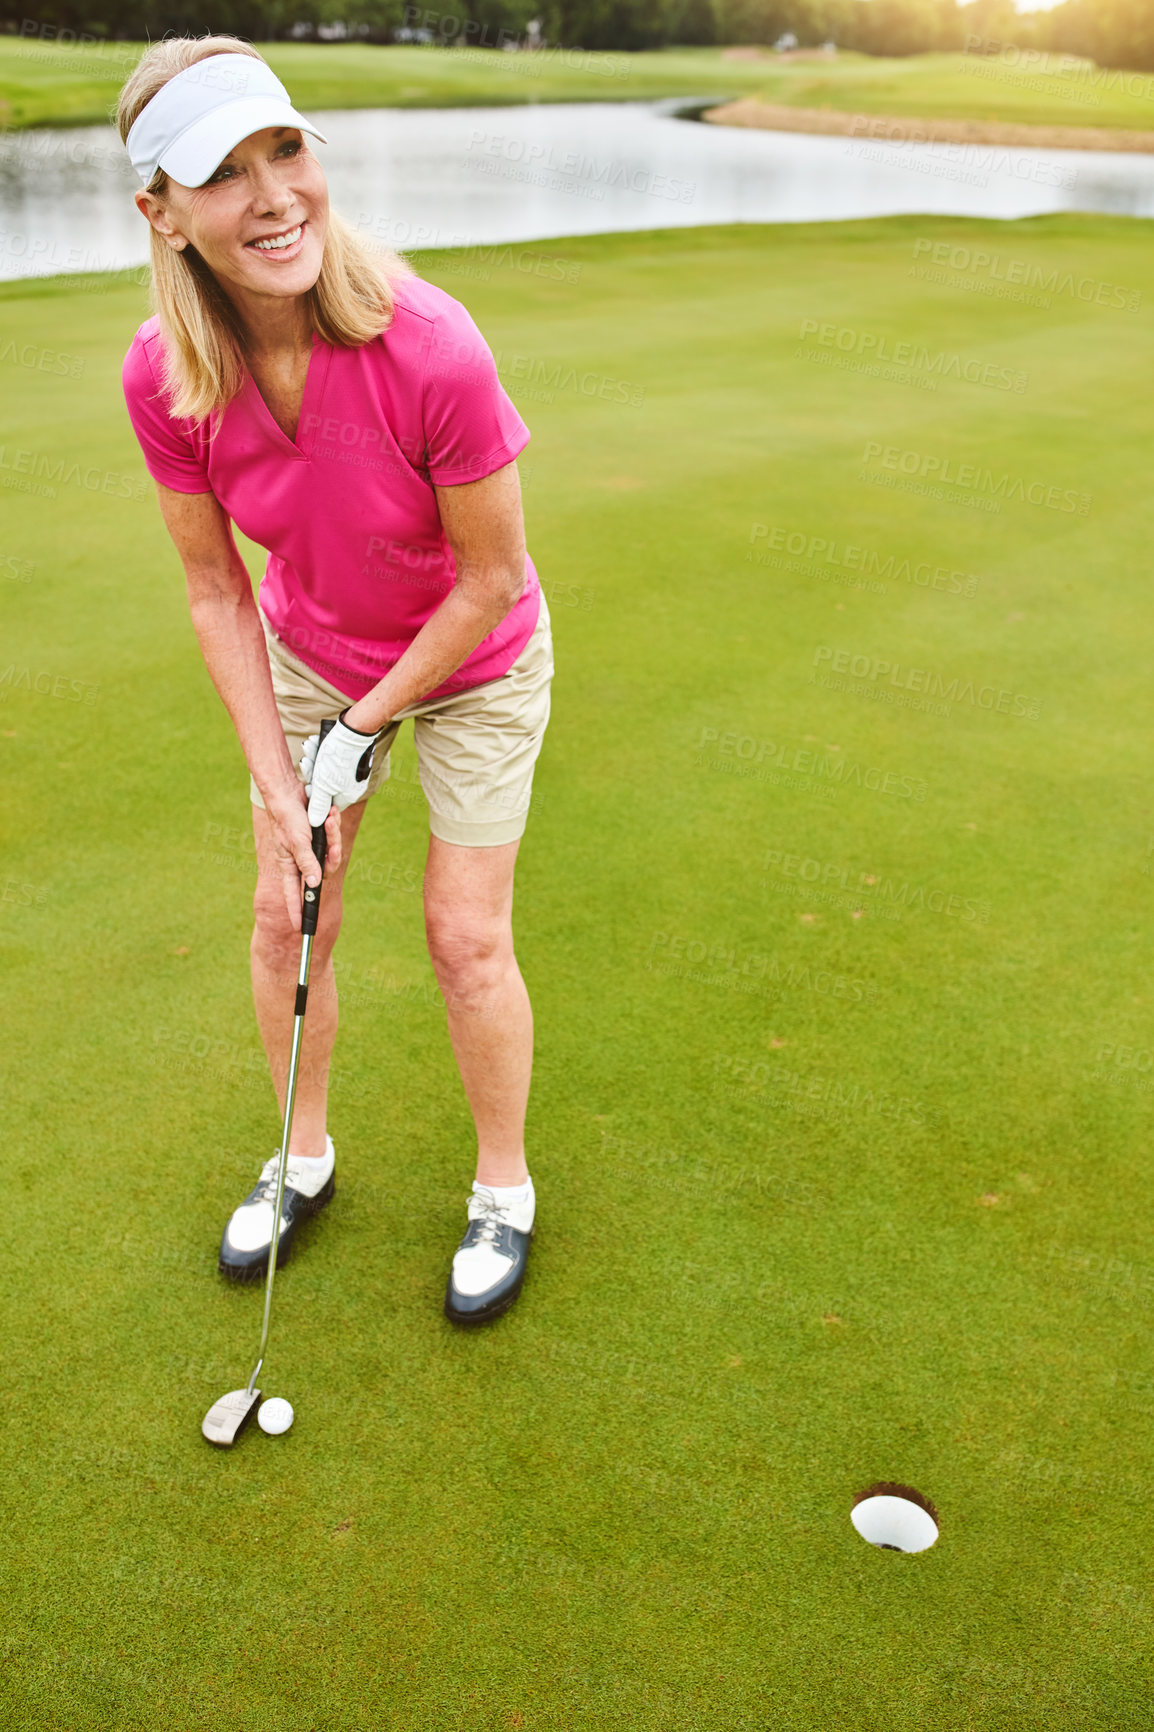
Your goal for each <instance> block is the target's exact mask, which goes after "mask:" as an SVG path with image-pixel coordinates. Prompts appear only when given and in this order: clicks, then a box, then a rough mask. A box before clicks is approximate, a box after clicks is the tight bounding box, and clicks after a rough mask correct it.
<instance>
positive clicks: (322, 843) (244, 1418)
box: [200, 721, 333, 1449]
mask: <svg viewBox="0 0 1154 1732" xmlns="http://www.w3.org/2000/svg"><path fill="white" fill-rule="evenodd" d="M332 727H333V723H332V722H331V721H325V722H322V723H321V727H320V737H321V739H322V740H323V739H324V738H325V735H326V734H327V733H328V732H329V730H330V729H331V728H332ZM325 852H326V837H325V827H324V825H323V824H317V825H316V826H314V828H313V853H314V854H315V855H316V857H317V861H318V862H319V864H320V869H321V884H318V885H317V886H316V887H315V889H314V888H313V887H312V886H311V885H309V884H306V885H305V886H304V901H303V903H302V906H301V963H300V971H299V973H298V974H297V993H296V1007H295V1015H294V1021H293V1039H292V1051H291V1053H290V1054H289V1068H288V1082H287V1084H286V1086H285V1101H284V1129H283V1131H282V1133H281V1140H280V1148H279V1150H278V1151H277V1152H278V1154H279V1156H280V1159H279V1162H278V1165H277V1175H276V1201H275V1203H274V1204H273V1212H272V1243H271V1244H270V1246H269V1251H268V1274H267V1276H266V1278H265V1288H264V1321H263V1323H262V1324H261V1331H260V1347H259V1348H258V1350H257V1356H256V1364H255V1365H254V1366H253V1370H252V1376H251V1377H250V1378H249V1380H248V1384H247V1386H246V1387H245V1388H244V1389H230V1390H229V1392H228V1394H227V1395H222V1396H221V1398H220V1400H219V1401H214V1402H213V1404H212V1406H211V1407H210V1408H209V1410H208V1412H207V1413H206V1414H205V1416H204V1421H203V1423H202V1425H201V1428H200V1429H201V1431H202V1432H203V1433H204V1435H205V1437H206V1438H207V1439H208V1441H209V1443H215V1444H217V1445H218V1446H219V1447H220V1448H221V1449H228V1448H229V1447H230V1446H231V1445H232V1444H234V1443H235V1442H236V1440H237V1438H238V1437H239V1436H240V1433H241V1432H242V1431H243V1429H244V1427H245V1425H246V1424H247V1423H248V1421H249V1419H251V1417H252V1415H253V1413H254V1412H255V1411H256V1408H257V1404H258V1403H259V1401H260V1390H259V1389H258V1388H257V1386H256V1380H257V1378H258V1377H259V1376H260V1368H261V1366H262V1365H263V1364H264V1355H265V1349H266V1348H267V1346H268V1326H269V1318H270V1316H271V1315H272V1287H273V1281H274V1280H275V1278H276V1260H277V1251H278V1248H279V1244H280V1220H281V1214H280V1212H281V1204H282V1202H283V1201H284V1182H285V1169H286V1167H287V1165H288V1148H289V1132H290V1131H291V1129H292V1121H293V1097H294V1096H295V1094H296V1084H297V1061H298V1059H299V1057H300V1050H301V1035H302V1033H303V1030H304V1020H305V1004H306V1002H307V1000H308V992H309V960H310V957H311V954H312V943H313V939H314V937H315V936H316V930H317V916H318V915H319V913H320V906H321V886H322V885H323V883H324V870H325ZM283 1405H284V1406H286V1407H287V1406H288V1403H287V1402H286V1403H284V1404H283ZM291 1413H292V1409H291V1408H289V1414H290V1420H289V1423H291ZM285 1429H287V1426H286V1427H285Z"/></svg>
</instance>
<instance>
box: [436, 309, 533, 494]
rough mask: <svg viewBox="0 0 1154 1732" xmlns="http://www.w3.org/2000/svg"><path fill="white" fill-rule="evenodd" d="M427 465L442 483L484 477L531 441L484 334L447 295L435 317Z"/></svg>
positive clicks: (450, 484)
mask: <svg viewBox="0 0 1154 1732" xmlns="http://www.w3.org/2000/svg"><path fill="white" fill-rule="evenodd" d="M422 393H423V394H422V405H421V407H422V420H423V426H424V437H425V466H426V468H427V470H428V473H429V478H430V480H432V481H434V482H436V484H437V486H438V487H447V486H452V485H453V484H455V483H457V482H462V481H480V480H481V479H482V478H483V477H484V476H486V475H492V473H493V471H494V470H496V469H503V468H504V466H505V464H506V463H511V462H512V461H513V459H514V457H516V456H518V454H519V453H520V452H522V451H523V450H524V449H525V447H526V445H527V444H528V443H529V437H530V435H529V429H528V427H526V425H525V423H524V421H522V419H521V417H520V415H519V414H518V413H517V410H516V408H515V407H514V405H513V402H512V400H511V399H510V397H509V395H508V393H507V392H506V390H505V388H504V386H503V385H502V384H501V380H500V377H499V376H498V372H497V363H496V361H495V360H494V358H493V352H492V350H491V349H490V348H489V345H488V343H486V341H485V339H484V337H483V336H482V335H481V333H480V331H479V330H478V329H477V327H476V325H475V324H474V323H473V320H472V318H471V317H470V316H469V314H468V313H467V312H466V310H465V308H464V307H463V306H462V305H461V304H460V302H459V301H454V300H452V299H451V298H450V297H448V296H446V297H445V298H444V301H443V302H442V305H441V308H440V309H439V310H438V313H437V316H436V318H434V319H433V320H432V321H431V325H430V331H429V336H428V338H427V344H426V351H425V365H424V375H423V383H422Z"/></svg>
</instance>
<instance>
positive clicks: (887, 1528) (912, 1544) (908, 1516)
mask: <svg viewBox="0 0 1154 1732" xmlns="http://www.w3.org/2000/svg"><path fill="white" fill-rule="evenodd" d="M849 1519H850V1521H851V1522H852V1523H853V1525H854V1527H855V1528H856V1529H857V1531H858V1533H859V1534H860V1535H861V1537H862V1539H863V1540H868V1541H869V1543H870V1545H871V1546H879V1547H880V1548H881V1550H882V1551H886V1552H924V1551H928V1549H929V1548H930V1546H932V1545H933V1543H934V1541H935V1540H936V1539H937V1537H938V1512H937V1510H936V1509H935V1508H934V1506H933V1504H932V1503H931V1502H930V1500H929V1498H928V1497H923V1496H922V1494H921V1492H920V1491H915V1490H914V1488H913V1486H912V1485H895V1484H893V1483H892V1481H890V1480H882V1481H881V1482H880V1483H879V1484H877V1485H871V1486H867V1488H866V1490H865V1491H859V1492H858V1494H857V1496H856V1497H855V1498H854V1500H853V1508H852V1509H851V1511H850V1518H849Z"/></svg>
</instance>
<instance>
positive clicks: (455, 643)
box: [258, 463, 525, 734]
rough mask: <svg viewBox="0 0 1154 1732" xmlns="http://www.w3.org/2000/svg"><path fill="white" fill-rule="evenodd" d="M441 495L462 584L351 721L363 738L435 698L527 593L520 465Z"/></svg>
mask: <svg viewBox="0 0 1154 1732" xmlns="http://www.w3.org/2000/svg"><path fill="white" fill-rule="evenodd" d="M434 492H435V493H436V495H437V508H438V510H439V512H440V514H441V523H442V525H443V527H444V530H445V535H446V537H447V538H448V542H449V546H450V547H451V548H452V550H453V558H454V560H455V562H456V566H457V581H456V584H455V585H454V587H453V589H452V590H451V591H450V593H449V594H448V595H447V596H446V597H445V599H444V601H443V602H442V603H441V604H440V606H439V607H438V608H437V611H436V612H435V613H434V614H433V615H432V616H431V617H430V618H429V619H427V620H426V621H425V623H424V625H423V626H422V627H421V629H420V631H419V632H418V633H417V635H416V637H415V638H414V639H413V641H412V643H411V644H410V645H409V647H408V649H406V650H405V652H404V654H403V655H402V656H400V657H399V658H398V660H397V661H396V662H395V663H394V664H393V666H392V667H391V668H390V669H389V671H388V673H387V674H386V675H385V676H384V678H383V679H382V680H380V681H379V682H378V683H377V684H376V685H375V686H374V687H373V689H372V691H371V692H369V693H368V694H367V696H365V697H363V698H361V699H359V700H358V701H357V703H355V704H354V705H353V706H352V708H351V710H350V711H349V712H348V713H347V714H346V716H345V721H346V722H347V723H348V725H349V727H350V728H356V729H357V730H358V731H359V732H361V733H364V734H373V733H376V732H377V730H378V729H379V728H381V727H383V726H384V724H385V723H386V722H387V721H388V720H389V719H390V718H391V717H392V716H394V715H396V713H397V711H398V710H403V709H406V708H407V707H408V705H409V704H415V703H419V701H420V700H421V698H423V697H425V696H426V695H427V694H428V693H429V692H433V691H436V689H437V687H438V686H439V685H442V684H443V683H444V681H445V680H447V679H448V677H449V675H450V674H452V673H455V672H456V671H457V669H458V668H459V667H460V665H461V663H462V662H463V661H465V660H466V658H467V657H468V656H470V655H471V654H472V653H473V651H474V650H475V649H476V647H477V645H478V644H479V643H482V642H483V641H484V640H485V638H487V637H488V635H489V633H490V632H491V631H492V630H493V629H494V627H496V626H498V625H500V623H501V621H502V620H503V619H504V618H505V615H506V614H507V613H508V612H509V611H510V610H511V609H512V608H513V607H514V606H515V605H516V603H517V602H518V600H519V599H520V596H521V592H522V591H523V589H524V588H525V526H524V522H523V519H522V516H521V481H520V477H519V476H518V474H517V465H516V463H507V464H506V465H505V467H504V468H503V469H497V470H494V472H493V474H492V475H486V476H485V477H484V478H483V479H482V480H480V481H466V482H462V483H461V485H460V486H458V487H434ZM258 624H259V621H258Z"/></svg>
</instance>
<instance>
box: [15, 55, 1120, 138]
mask: <svg viewBox="0 0 1154 1732" xmlns="http://www.w3.org/2000/svg"><path fill="white" fill-rule="evenodd" d="M143 46H144V45H143V44H141V43H136V44H133V43H128V42H119V43H111V44H109V46H108V48H107V49H85V48H67V47H65V48H58V47H54V46H53V44H52V43H50V42H49V43H41V42H38V41H37V42H31V41H25V40H23V39H22V38H19V37H14V36H0V124H3V125H6V126H9V127H25V126H48V125H57V126H65V125H80V124H90V123H93V122H98V121H102V120H105V119H107V118H108V117H109V115H110V113H111V112H112V111H113V110H114V109H115V105H116V96H117V92H118V91H119V88H120V85H121V84H122V82H123V80H124V79H125V77H127V74H128V71H129V69H130V67H131V65H132V64H133V63H134V61H135V59H136V58H137V57H138V56H139V54H140V53H141V52H143ZM259 47H260V50H261V53H262V54H264V56H265V57H266V59H267V60H268V61H269V63H270V65H271V66H272V67H273V68H274V70H275V71H276V72H277V73H278V74H279V76H280V77H281V78H283V79H284V81H285V83H286V84H287V85H288V87H289V90H290V92H291V94H292V97H293V100H294V102H296V103H298V104H299V105H300V107H301V108H302V109H303V110H304V111H305V112H307V111H308V110H309V109H325V108H379V107H387V108H430V107H433V108H442V107H455V106H458V105H470V104H474V103H478V104H495V105H500V104H506V103H521V102H606V101H626V100H630V101H635V100H638V99H642V98H656V97H662V96H716V97H718V98H719V99H721V100H724V99H725V98H726V97H738V96H761V97H762V98H763V99H764V100H765V101H767V102H780V103H786V104H789V105H791V106H793V107H800V108H833V109H838V110H844V111H847V112H850V113H863V114H894V115H919V116H921V115H925V116H936V117H938V118H942V119H965V120H968V119H975V120H1008V121H1021V122H1024V123H1027V124H1034V125H1054V126H1105V127H1129V128H1138V129H1149V128H1152V127H1154V82H1152V81H1151V80H1150V79H1149V78H1147V77H1146V76H1145V75H1144V74H1136V73H1118V72H1111V71H1099V70H1097V69H1096V68H1094V67H1092V66H1091V64H1090V63H1089V62H1088V61H1082V62H1077V63H1075V62H1074V61H1073V60H1071V59H1069V58H1063V57H1060V56H1056V55H1055V56H1051V57H1050V58H1049V60H1048V62H1047V63H1046V66H1045V67H1043V68H1042V69H1041V70H1039V69H1038V68H1036V67H1034V66H1033V65H1031V66H1029V67H1026V68H1022V67H1021V66H1019V65H1017V64H1014V65H1010V64H1007V63H1006V62H1005V61H1003V60H999V59H985V58H982V57H980V56H976V55H964V54H916V55H910V56H908V57H905V58H902V59H894V60H889V59H882V58H874V57H871V56H869V55H865V54H839V55H838V56H837V58H836V59H835V60H832V61H829V62H827V61H824V60H823V61H813V60H796V61H779V60H775V59H773V58H766V59H764V60H755V61H740V60H725V59H723V58H722V51H721V50H720V49H716V48H713V49H708V48H673V49H666V50H664V51H662V52H660V53H650V54H586V53H584V52H582V51H578V50H573V51H565V52H563V53H560V54H556V55H554V54H552V53H549V52H547V53H545V54H544V55H542V56H539V57H534V56H530V55H514V54H503V53H501V52H500V51H499V50H497V49H489V48H478V49H472V48H469V49H456V48H438V47H425V48H383V47H372V46H353V45H349V44H344V43H340V44H332V45H330V46H327V47H320V46H316V45H310V44H305V43H285V42H268V43H261V44H259Z"/></svg>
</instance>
